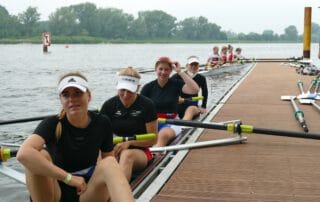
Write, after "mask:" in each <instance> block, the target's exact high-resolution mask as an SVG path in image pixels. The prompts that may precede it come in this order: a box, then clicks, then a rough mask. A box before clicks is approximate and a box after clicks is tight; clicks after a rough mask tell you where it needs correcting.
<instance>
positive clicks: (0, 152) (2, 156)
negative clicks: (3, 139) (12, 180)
mask: <svg viewBox="0 0 320 202" xmlns="http://www.w3.org/2000/svg"><path fill="white" fill-rule="evenodd" d="M17 152H18V150H17V149H14V150H11V149H9V148H4V147H1V149H0V163H1V162H3V161H7V160H8V159H10V158H11V157H15V156H16V154H17Z"/></svg>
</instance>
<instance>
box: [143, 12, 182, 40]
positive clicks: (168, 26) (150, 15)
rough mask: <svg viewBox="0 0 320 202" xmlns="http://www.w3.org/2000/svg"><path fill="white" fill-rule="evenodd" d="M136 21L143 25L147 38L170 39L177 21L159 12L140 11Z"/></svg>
mask: <svg viewBox="0 0 320 202" xmlns="http://www.w3.org/2000/svg"><path fill="white" fill-rule="evenodd" d="M138 20H140V21H141V22H144V23H145V26H146V30H147V36H148V38H151V39H154V38H170V37H172V36H173V33H174V30H175V27H176V24H175V21H176V20H177V19H176V18H175V17H173V16H171V15H169V14H167V13H165V12H163V11H160V10H153V11H141V12H139V13H138Z"/></svg>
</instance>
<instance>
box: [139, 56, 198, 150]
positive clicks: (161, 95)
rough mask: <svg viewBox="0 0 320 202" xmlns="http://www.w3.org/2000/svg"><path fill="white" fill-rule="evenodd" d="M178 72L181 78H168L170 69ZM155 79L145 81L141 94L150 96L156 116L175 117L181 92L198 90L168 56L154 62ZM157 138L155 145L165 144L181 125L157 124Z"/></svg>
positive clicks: (179, 130) (192, 81)
mask: <svg viewBox="0 0 320 202" xmlns="http://www.w3.org/2000/svg"><path fill="white" fill-rule="evenodd" d="M173 70H174V71H175V72H176V73H178V74H179V75H180V76H181V78H182V81H181V80H177V79H172V78H170V74H171V73H172V71H173ZM155 71H156V74H157V79H156V80H154V81H151V82H149V83H147V84H146V85H145V86H144V87H143V88H142V91H141V95H144V96H146V97H148V98H150V99H151V100H152V101H153V103H154V104H155V107H156V111H157V116H158V118H166V119H173V118H176V117H177V113H178V100H179V95H180V94H181V92H184V93H188V94H195V93H198V91H199V86H198V85H197V83H196V82H195V81H194V80H193V79H192V78H190V77H189V76H188V75H187V74H186V73H185V72H183V71H181V69H180V64H179V63H178V62H175V61H171V60H170V58H168V57H161V58H159V59H158V60H157V62H156V64H155ZM158 131H159V132H158V138H157V143H156V144H155V146H156V147H161V146H165V145H167V144H168V143H169V142H170V141H171V140H172V139H173V138H175V136H176V135H178V134H180V132H181V127H179V126H174V125H169V124H158Z"/></svg>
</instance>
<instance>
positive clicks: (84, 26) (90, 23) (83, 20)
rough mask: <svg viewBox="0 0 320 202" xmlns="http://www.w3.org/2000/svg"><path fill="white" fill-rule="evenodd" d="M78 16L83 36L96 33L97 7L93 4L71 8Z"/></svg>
mask: <svg viewBox="0 0 320 202" xmlns="http://www.w3.org/2000/svg"><path fill="white" fill-rule="evenodd" d="M70 9H71V10H73V11H74V13H75V15H76V16H77V19H78V22H79V29H80V30H81V31H80V32H81V34H82V35H92V34H93V33H95V31H96V26H97V25H96V23H95V22H96V20H97V19H96V18H97V16H96V12H97V7H96V5H95V4H93V3H84V4H78V5H74V6H71V7H70Z"/></svg>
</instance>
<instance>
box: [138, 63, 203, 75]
mask: <svg viewBox="0 0 320 202" xmlns="http://www.w3.org/2000/svg"><path fill="white" fill-rule="evenodd" d="M205 66H207V65H206V64H200V65H199V67H205ZM184 69H186V67H181V70H184ZM138 72H139V73H140V74H144V73H150V72H155V69H146V70H139V71H138Z"/></svg>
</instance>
